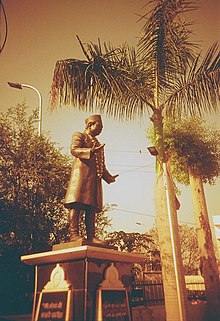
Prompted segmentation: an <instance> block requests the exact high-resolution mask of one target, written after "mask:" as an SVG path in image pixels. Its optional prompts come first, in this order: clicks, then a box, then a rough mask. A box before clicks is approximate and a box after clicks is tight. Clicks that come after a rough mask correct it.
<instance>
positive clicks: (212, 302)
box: [164, 117, 220, 318]
mask: <svg viewBox="0 0 220 321" xmlns="http://www.w3.org/2000/svg"><path fill="white" fill-rule="evenodd" d="M164 137H165V144H166V146H167V149H168V153H169V154H170V161H171V164H172V165H173V166H172V171H173V176H175V177H176V179H177V181H178V182H181V183H184V184H187V185H188V184H190V186H191V191H192V200H193V208H194V215H195V222H196V227H197V235H198V244H199V253H200V270H201V273H202V276H203V277H204V280H205V286H206V297H207V301H208V307H209V310H210V312H209V314H210V315H212V314H217V312H216V311H215V310H216V309H217V310H219V308H218V303H219V293H220V281H219V271H218V262H217V258H218V254H216V251H215V241H214V237H215V235H214V233H212V229H211V226H212V224H211V223H210V220H209V214H208V209H207V205H206V199H205V192H204V187H203V183H209V184H214V182H215V180H216V179H217V178H218V177H219V175H220V131H219V130H217V129H215V128H214V127H213V126H207V125H206V124H205V122H204V121H203V120H201V119H199V118H197V117H196V118H195V117H194V118H190V119H183V120H182V121H181V122H178V123H171V122H169V121H168V122H167V123H166V124H165V129H164ZM213 318H214V316H213Z"/></svg>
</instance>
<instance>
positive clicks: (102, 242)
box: [88, 237, 108, 245]
mask: <svg viewBox="0 0 220 321" xmlns="http://www.w3.org/2000/svg"><path fill="white" fill-rule="evenodd" d="M88 241H89V242H91V243H94V244H103V245H107V244H108V242H106V241H103V240H100V239H99V238H98V237H93V238H92V239H89V240H88Z"/></svg>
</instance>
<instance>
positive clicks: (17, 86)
mask: <svg viewBox="0 0 220 321" xmlns="http://www.w3.org/2000/svg"><path fill="white" fill-rule="evenodd" d="M8 85H9V86H10V87H12V88H16V89H22V88H30V89H32V90H34V91H35V92H36V93H37V94H38V99H39V106H38V131H37V132H38V136H40V135H41V133H42V96H41V93H40V92H39V90H37V89H36V88H35V87H33V86H30V85H26V84H19V83H14V82H8Z"/></svg>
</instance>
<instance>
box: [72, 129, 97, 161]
mask: <svg viewBox="0 0 220 321" xmlns="http://www.w3.org/2000/svg"><path fill="white" fill-rule="evenodd" d="M91 150H92V147H86V142H85V135H84V134H83V133H80V132H76V133H74V134H73V137H72V143H71V148H70V151H71V154H72V155H73V156H74V157H78V158H83V159H90V158H91V154H92V153H91Z"/></svg>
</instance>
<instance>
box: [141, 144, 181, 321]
mask: <svg viewBox="0 0 220 321" xmlns="http://www.w3.org/2000/svg"><path fill="white" fill-rule="evenodd" d="M147 149H148V151H149V153H150V154H151V155H152V156H155V157H157V156H158V151H157V149H156V147H155V146H150V147H148V148H147ZM157 159H158V158H157ZM158 160H159V159H158ZM162 168H163V184H164V188H165V193H166V204H167V212H168V223H169V229H170V238H171V244H172V254H173V264H174V272H175V279H176V289H177V299H178V305H179V313H180V320H181V321H183V320H184V307H183V303H182V299H181V286H180V281H179V271H178V266H177V252H176V244H175V241H174V231H173V220H172V214H171V201H170V194H169V190H168V183H167V179H168V171H167V166H166V163H164V162H163V163H162Z"/></svg>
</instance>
